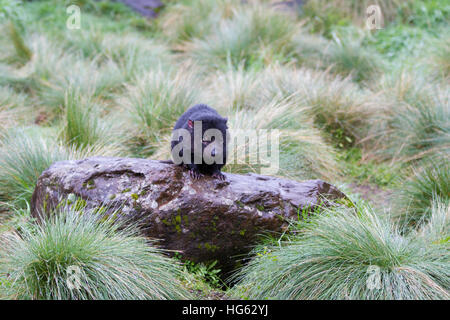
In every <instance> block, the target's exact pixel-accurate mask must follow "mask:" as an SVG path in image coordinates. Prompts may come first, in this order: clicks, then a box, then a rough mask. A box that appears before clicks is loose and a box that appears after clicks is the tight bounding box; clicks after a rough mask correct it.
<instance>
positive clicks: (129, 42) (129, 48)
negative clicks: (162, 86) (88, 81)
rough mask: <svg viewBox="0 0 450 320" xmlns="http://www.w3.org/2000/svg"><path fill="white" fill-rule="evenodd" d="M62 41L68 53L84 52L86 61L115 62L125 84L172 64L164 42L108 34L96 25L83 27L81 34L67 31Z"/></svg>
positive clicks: (138, 36) (137, 34) (134, 35)
mask: <svg viewBox="0 0 450 320" xmlns="http://www.w3.org/2000/svg"><path fill="white" fill-rule="evenodd" d="M63 41H64V42H65V43H67V48H68V50H69V51H75V52H77V51H78V52H81V54H82V56H83V57H84V58H85V59H90V60H94V61H96V62H98V64H99V65H104V64H105V63H108V62H109V61H111V62H113V63H114V64H115V65H116V68H117V69H118V70H119V71H120V73H121V76H122V77H123V80H124V81H131V80H133V79H134V78H135V77H137V76H138V75H139V74H142V73H145V72H148V71H149V70H151V69H153V68H155V67H158V66H159V65H161V64H165V63H167V62H170V57H171V53H170V51H169V49H168V48H167V47H166V46H165V45H164V44H163V43H158V42H156V41H155V40H153V39H148V38H146V37H143V36H141V35H140V34H139V33H132V32H128V33H127V34H126V35H125V34H123V35H121V34H119V35H118V34H117V33H111V32H109V33H105V32H104V31H101V30H98V29H97V27H96V26H95V25H92V26H90V27H89V28H86V29H84V28H83V30H80V32H79V33H74V32H67V34H66V35H65V37H64V39H63ZM101 70H103V69H102V68H101Z"/></svg>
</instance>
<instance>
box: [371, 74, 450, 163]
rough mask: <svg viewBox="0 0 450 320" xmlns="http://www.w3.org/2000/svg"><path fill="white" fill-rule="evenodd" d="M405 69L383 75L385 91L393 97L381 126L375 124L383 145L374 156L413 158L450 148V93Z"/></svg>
mask: <svg viewBox="0 0 450 320" xmlns="http://www.w3.org/2000/svg"><path fill="white" fill-rule="evenodd" d="M416 77H417V80H414V78H413V74H408V73H402V74H401V75H400V76H399V77H398V78H395V81H394V82H392V81H391V80H387V81H386V79H384V80H382V82H384V84H383V87H384V88H385V89H384V92H385V94H386V95H387V96H388V97H391V99H393V101H394V105H393V107H392V108H391V109H390V110H389V112H388V113H386V119H385V121H383V122H380V123H379V125H381V126H380V127H376V126H374V128H375V129H374V131H375V132H377V139H378V141H379V146H381V148H380V149H379V150H377V151H375V152H373V155H374V157H378V158H381V159H392V161H393V162H394V161H403V162H411V161H415V160H420V159H423V158H426V157H428V156H433V155H436V154H439V153H442V154H446V153H447V154H448V152H449V150H450V105H449V103H450V95H449V94H448V92H446V91H445V90H440V89H439V88H436V87H430V85H427V83H426V79H425V78H424V77H421V76H420V75H416Z"/></svg>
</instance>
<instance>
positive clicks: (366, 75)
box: [324, 40, 384, 82]
mask: <svg viewBox="0 0 450 320" xmlns="http://www.w3.org/2000/svg"><path fill="white" fill-rule="evenodd" d="M324 60H325V63H326V64H327V65H331V69H330V70H331V71H332V72H333V73H336V74H340V75H342V76H344V77H346V76H349V75H350V76H351V77H352V79H354V80H355V81H356V82H364V81H368V80H370V79H373V78H375V77H376V76H377V75H380V74H381V71H382V70H383V67H384V66H383V60H382V59H381V58H380V56H379V55H378V53H377V52H375V51H373V50H370V49H367V48H364V47H362V46H361V45H359V44H358V43H356V42H351V41H348V40H344V41H338V42H336V43H335V44H334V45H332V46H330V47H329V48H328V51H327V52H325V55H324Z"/></svg>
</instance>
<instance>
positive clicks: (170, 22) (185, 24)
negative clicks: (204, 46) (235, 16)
mask: <svg viewBox="0 0 450 320" xmlns="http://www.w3.org/2000/svg"><path fill="white" fill-rule="evenodd" d="M235 5H238V1H236V0H220V1H208V0H200V1H177V2H176V3H175V4H173V5H169V6H168V7H167V8H166V9H165V10H164V12H163V13H162V15H161V17H159V19H158V24H159V28H160V29H161V31H162V33H163V35H164V36H165V37H166V38H167V39H169V41H170V42H172V43H173V44H175V45H177V44H178V45H177V46H176V48H178V49H181V50H182V49H183V45H182V44H183V42H186V41H190V40H192V39H194V38H199V39H201V38H204V37H205V36H207V35H208V34H209V33H210V32H211V30H212V29H213V27H214V26H215V25H216V24H218V23H219V21H220V19H222V18H229V17H230V16H231V15H232V11H231V8H232V7H233V6H235ZM198 17H201V19H199V18H198Z"/></svg>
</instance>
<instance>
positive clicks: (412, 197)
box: [396, 155, 450, 225]
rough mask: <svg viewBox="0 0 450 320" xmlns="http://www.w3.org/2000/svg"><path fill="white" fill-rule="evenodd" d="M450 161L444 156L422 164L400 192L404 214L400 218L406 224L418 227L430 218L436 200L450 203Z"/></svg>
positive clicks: (445, 203)
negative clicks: (417, 225)
mask: <svg viewBox="0 0 450 320" xmlns="http://www.w3.org/2000/svg"><path fill="white" fill-rule="evenodd" d="M449 181H450V161H449V160H448V158H445V157H444V155H440V156H438V157H436V158H434V159H430V160H428V161H426V162H425V161H423V162H422V167H418V168H416V169H415V170H414V175H413V176H412V177H410V178H409V179H408V180H407V181H405V182H404V183H403V185H402V186H401V188H400V190H399V191H398V193H399V195H400V197H399V199H398V202H399V205H400V206H401V207H402V208H403V210H404V211H403V212H402V214H401V215H399V216H398V217H396V218H398V219H399V220H400V221H401V222H402V223H404V224H413V225H416V224H418V223H420V222H421V221H423V220H425V221H427V220H428V219H429V218H430V212H431V211H432V207H433V206H432V204H433V200H434V199H439V200H440V201H441V202H442V203H443V204H444V205H448V204H449V203H450V184H449Z"/></svg>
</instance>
